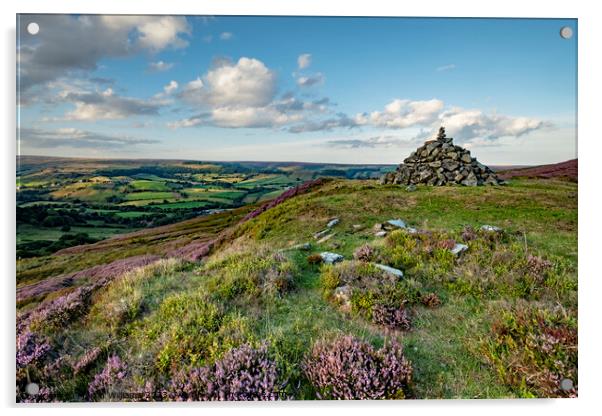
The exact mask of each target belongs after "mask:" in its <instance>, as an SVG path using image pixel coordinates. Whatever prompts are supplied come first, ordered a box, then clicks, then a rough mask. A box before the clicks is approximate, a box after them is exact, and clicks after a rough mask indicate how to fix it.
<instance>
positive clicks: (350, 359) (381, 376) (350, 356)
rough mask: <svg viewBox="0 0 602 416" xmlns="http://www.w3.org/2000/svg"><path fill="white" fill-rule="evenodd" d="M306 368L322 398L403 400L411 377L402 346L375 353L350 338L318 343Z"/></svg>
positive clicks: (393, 346)
mask: <svg viewBox="0 0 602 416" xmlns="http://www.w3.org/2000/svg"><path fill="white" fill-rule="evenodd" d="M303 369H304V372H305V375H306V376H307V378H308V379H309V381H310V382H311V383H312V384H313V386H314V387H315V388H316V390H317V394H318V397H319V398H320V399H346V400H353V399H361V400H365V399H398V398H404V397H405V395H404V389H406V388H407V387H408V385H409V383H410V381H411V377H412V367H411V364H410V362H409V361H408V360H406V358H405V357H404V355H403V350H402V347H401V345H399V344H398V343H396V342H393V343H392V344H390V345H388V346H385V347H383V348H381V349H379V350H375V349H374V348H373V347H372V345H370V344H368V343H367V342H363V341H360V340H358V339H356V338H354V337H351V336H343V337H340V338H338V339H336V340H335V341H334V342H330V343H328V342H318V343H317V344H316V345H314V348H313V350H312V352H311V354H310V355H309V357H308V358H307V359H306V361H305V363H304V365H303Z"/></svg>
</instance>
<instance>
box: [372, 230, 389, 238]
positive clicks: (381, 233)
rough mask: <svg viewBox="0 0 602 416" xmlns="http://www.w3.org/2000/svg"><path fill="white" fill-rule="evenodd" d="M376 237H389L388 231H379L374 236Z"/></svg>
mask: <svg viewBox="0 0 602 416" xmlns="http://www.w3.org/2000/svg"><path fill="white" fill-rule="evenodd" d="M374 235H375V236H376V237H386V236H387V232H386V231H384V230H383V231H379V232H377V233H376V234H374Z"/></svg>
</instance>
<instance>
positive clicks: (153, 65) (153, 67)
mask: <svg viewBox="0 0 602 416" xmlns="http://www.w3.org/2000/svg"><path fill="white" fill-rule="evenodd" d="M171 68H173V63H171V62H164V61H157V62H150V63H149V64H148V70H149V71H150V72H165V71H169V70H170V69H171Z"/></svg>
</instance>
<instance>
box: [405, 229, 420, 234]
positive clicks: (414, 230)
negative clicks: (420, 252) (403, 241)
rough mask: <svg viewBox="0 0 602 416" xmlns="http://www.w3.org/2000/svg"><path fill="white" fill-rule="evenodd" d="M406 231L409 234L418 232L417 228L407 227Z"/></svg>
mask: <svg viewBox="0 0 602 416" xmlns="http://www.w3.org/2000/svg"><path fill="white" fill-rule="evenodd" d="M406 232H408V233H410V234H416V233H417V232H418V230H417V229H416V228H412V227H407V228H406Z"/></svg>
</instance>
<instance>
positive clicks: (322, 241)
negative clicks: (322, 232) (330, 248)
mask: <svg viewBox="0 0 602 416" xmlns="http://www.w3.org/2000/svg"><path fill="white" fill-rule="evenodd" d="M335 234H336V233H332V234H328V235H327V236H324V237H322V238H320V239H319V240H318V244H322V243H325V242H326V241H328V240H330V239H331V238H332V237H334V236H335Z"/></svg>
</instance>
